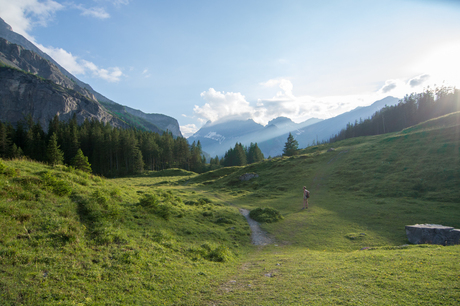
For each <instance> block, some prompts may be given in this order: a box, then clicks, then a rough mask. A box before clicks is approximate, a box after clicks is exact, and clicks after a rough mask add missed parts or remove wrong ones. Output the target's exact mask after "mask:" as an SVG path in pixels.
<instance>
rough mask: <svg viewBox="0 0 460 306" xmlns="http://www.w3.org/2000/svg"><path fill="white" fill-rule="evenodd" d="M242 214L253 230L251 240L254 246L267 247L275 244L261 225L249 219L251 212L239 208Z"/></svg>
mask: <svg viewBox="0 0 460 306" xmlns="http://www.w3.org/2000/svg"><path fill="white" fill-rule="evenodd" d="M238 210H239V211H240V213H241V214H242V215H243V216H244V217H245V218H246V220H247V221H248V223H249V227H250V228H251V239H252V244H254V245H267V244H271V243H274V240H273V239H272V238H270V237H269V236H268V235H267V233H265V232H264V231H262V229H261V228H260V226H259V223H258V222H257V221H255V220H253V219H251V218H250V217H249V210H247V209H244V208H238Z"/></svg>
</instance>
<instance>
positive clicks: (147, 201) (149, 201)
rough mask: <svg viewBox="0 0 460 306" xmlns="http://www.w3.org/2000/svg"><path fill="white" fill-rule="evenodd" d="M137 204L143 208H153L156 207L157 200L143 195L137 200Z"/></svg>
mask: <svg viewBox="0 0 460 306" xmlns="http://www.w3.org/2000/svg"><path fill="white" fill-rule="evenodd" d="M139 204H140V205H141V206H143V207H155V206H157V205H158V198H157V197H156V196H155V195H152V194H145V195H144V196H143V197H142V198H141V199H140V200H139Z"/></svg>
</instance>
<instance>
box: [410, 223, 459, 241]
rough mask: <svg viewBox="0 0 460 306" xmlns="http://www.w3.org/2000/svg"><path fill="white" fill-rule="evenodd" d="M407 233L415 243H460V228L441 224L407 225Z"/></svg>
mask: <svg viewBox="0 0 460 306" xmlns="http://www.w3.org/2000/svg"><path fill="white" fill-rule="evenodd" d="M406 235H407V239H408V240H409V242H410V243H413V244H422V243H428V244H439V245H454V244H459V243H460V230H459V229H455V228H453V227H451V226H444V225H439V224H415V225H406Z"/></svg>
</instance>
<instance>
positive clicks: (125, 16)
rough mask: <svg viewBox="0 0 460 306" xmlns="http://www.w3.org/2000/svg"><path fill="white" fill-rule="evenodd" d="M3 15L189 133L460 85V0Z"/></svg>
mask: <svg viewBox="0 0 460 306" xmlns="http://www.w3.org/2000/svg"><path fill="white" fill-rule="evenodd" d="M323 2H324V3H323ZM0 17H2V18H3V19H4V20H5V21H6V22H7V23H8V24H10V25H11V26H12V27H13V30H14V31H16V32H18V33H20V34H22V35H24V36H26V37H27V38H28V39H29V40H31V41H33V42H34V43H35V44H37V46H39V47H40V48H41V49H42V50H44V51H45V52H47V53H48V54H49V55H50V56H52V57H53V58H54V59H55V60H56V61H58V62H59V63H60V64H61V65H62V66H64V67H65V68H66V69H67V70H69V71H70V72H71V73H73V74H74V75H75V76H77V77H78V78H79V79H80V80H82V81H84V82H87V83H89V84H90V85H91V86H92V87H93V88H94V89H95V90H96V91H98V92H100V93H101V94H103V95H105V96H107V97H108V98H110V99H112V100H114V101H115V102H118V103H120V104H124V105H128V106H130V107H132V108H136V109H140V110H142V111H144V112H147V113H162V114H166V115H169V116H172V117H174V118H176V119H177V120H178V121H179V124H180V126H181V129H182V132H183V134H184V135H185V136H189V135H191V133H193V132H194V131H196V130H197V129H199V128H200V127H201V126H202V125H203V124H204V123H205V122H207V121H208V120H211V121H217V120H224V119H225V118H235V117H236V118H245V119H246V118H252V119H254V120H255V121H256V122H258V123H261V124H266V123H267V122H268V121H269V120H271V119H273V118H276V117H278V116H286V117H289V118H291V119H292V120H293V121H295V122H301V121H305V120H307V119H309V118H311V117H316V118H323V119H325V118H329V117H332V116H336V115H338V114H340V113H343V112H346V111H349V110H351V109H353V108H355V107H357V106H365V105H369V104H371V103H372V102H374V101H376V100H378V99H381V98H383V97H385V96H388V95H393V96H396V97H399V98H402V97H403V96H404V95H405V94H409V93H411V92H419V91H422V90H424V88H427V86H431V87H433V86H434V84H436V85H441V84H443V82H444V84H446V85H456V86H457V87H459V85H460V73H458V71H460V59H459V54H460V18H459V17H460V4H459V2H458V1H440V0H438V1H429V0H418V1H415V0H397V1H393V0H388V1H358V0H354V1H352V0H350V1H308V0H304V1H271V0H264V1H252V0H246V1H239V0H232V1H223V0H214V1H200V0H197V1H174V0H172V1H153V0H150V1H147V0H87V1H68V0H64V1H60V0H47V1H40V0H14V1H12V0H0Z"/></svg>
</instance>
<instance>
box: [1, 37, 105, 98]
mask: <svg viewBox="0 0 460 306" xmlns="http://www.w3.org/2000/svg"><path fill="white" fill-rule="evenodd" d="M0 61H1V62H3V63H4V64H6V65H8V66H10V67H14V68H17V69H21V70H23V71H25V72H29V73H32V74H35V75H38V76H40V77H42V78H45V79H47V80H50V81H53V82H54V83H56V84H58V85H61V86H62V87H64V88H68V89H73V90H75V91H77V92H78V93H80V94H82V95H83V96H85V97H87V98H88V99H91V100H96V97H95V96H94V95H93V94H92V93H91V92H89V91H88V90H87V89H86V88H82V87H81V86H79V85H78V84H77V83H76V82H75V81H72V80H71V79H69V78H68V77H67V76H65V75H64V74H63V73H62V72H61V70H59V68H58V67H57V66H56V65H55V64H53V63H52V62H50V61H49V60H47V59H45V58H43V57H41V56H40V55H38V54H37V53H35V52H32V51H30V50H27V49H25V48H23V47H22V46H20V45H17V44H13V43H11V42H9V41H7V40H6V39H4V38H1V37H0Z"/></svg>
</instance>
